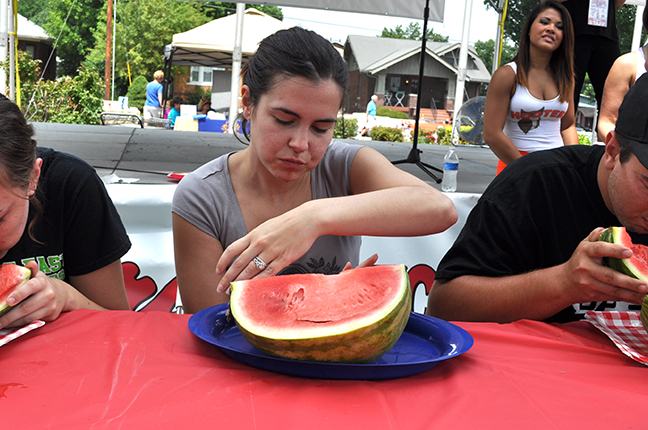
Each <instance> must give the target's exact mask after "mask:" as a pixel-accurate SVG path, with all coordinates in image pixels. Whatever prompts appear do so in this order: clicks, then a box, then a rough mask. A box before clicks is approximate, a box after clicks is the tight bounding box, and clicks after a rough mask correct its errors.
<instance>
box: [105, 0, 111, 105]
mask: <svg viewBox="0 0 648 430" xmlns="http://www.w3.org/2000/svg"><path fill="white" fill-rule="evenodd" d="M107 1H108V10H107V11H106V67H105V69H106V79H105V80H104V88H105V96H104V99H106V100H110V70H111V68H112V36H113V35H112V27H113V25H112V19H113V2H112V0H107Z"/></svg>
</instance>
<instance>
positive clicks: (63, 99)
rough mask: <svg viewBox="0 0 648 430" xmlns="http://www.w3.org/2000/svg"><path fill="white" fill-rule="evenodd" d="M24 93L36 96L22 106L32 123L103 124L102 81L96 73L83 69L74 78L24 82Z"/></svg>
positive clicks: (66, 77)
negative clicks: (101, 114) (100, 115)
mask: <svg viewBox="0 0 648 430" xmlns="http://www.w3.org/2000/svg"><path fill="white" fill-rule="evenodd" d="M23 91H24V92H25V93H27V94H33V97H30V99H29V103H23V106H24V109H26V111H25V117H26V118H27V119H28V120H29V121H35V122H58V123H66V124H99V122H100V119H99V114H100V113H101V109H102V107H103V93H104V90H103V80H102V78H101V76H99V73H97V72H96V71H94V70H91V69H87V68H85V67H83V66H81V68H80V69H79V70H78V73H77V76H74V77H70V76H65V77H63V78H59V79H57V80H55V81H41V82H39V83H38V84H36V83H34V82H25V83H24V84H23ZM25 106H26V107H25Z"/></svg>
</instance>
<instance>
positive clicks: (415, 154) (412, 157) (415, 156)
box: [392, 0, 443, 184]
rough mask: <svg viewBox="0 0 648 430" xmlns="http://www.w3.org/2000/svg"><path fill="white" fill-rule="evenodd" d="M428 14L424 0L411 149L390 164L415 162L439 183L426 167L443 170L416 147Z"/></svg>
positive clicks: (426, 2) (428, 0)
mask: <svg viewBox="0 0 648 430" xmlns="http://www.w3.org/2000/svg"><path fill="white" fill-rule="evenodd" d="M429 16H430V0H425V11H424V12H423V39H422V43H421V58H420V61H419V84H418V91H417V92H416V95H417V97H416V115H415V117H414V136H413V137H412V140H413V142H412V149H411V150H410V153H409V154H408V155H407V158H406V159H404V160H397V161H393V162H392V164H402V163H411V164H416V165H417V166H419V167H420V168H421V170H423V171H424V172H425V173H427V174H428V175H429V176H430V177H431V178H432V179H434V181H435V182H436V183H437V184H440V183H441V178H439V177H438V176H436V175H435V174H434V173H432V172H430V171H429V170H428V168H430V169H432V170H436V171H438V172H443V170H441V169H439V168H437V167H433V166H430V165H429V164H426V163H424V162H422V161H421V154H420V153H421V150H420V149H418V135H419V119H420V117H421V95H422V94H423V75H424V71H425V54H426V51H425V45H426V41H427V22H428V17H429Z"/></svg>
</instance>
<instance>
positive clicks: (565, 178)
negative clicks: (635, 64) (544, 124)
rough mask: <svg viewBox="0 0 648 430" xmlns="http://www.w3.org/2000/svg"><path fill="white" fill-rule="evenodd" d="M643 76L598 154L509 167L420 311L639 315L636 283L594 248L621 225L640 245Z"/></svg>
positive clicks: (623, 253)
mask: <svg viewBox="0 0 648 430" xmlns="http://www.w3.org/2000/svg"><path fill="white" fill-rule="evenodd" d="M647 100H648V74H646V75H644V76H642V77H641V78H639V80H637V82H636V83H635V85H633V86H632V88H631V89H630V91H628V93H627V94H626V96H625V99H624V101H623V103H622V104H621V107H620V109H619V116H618V119H617V123H616V129H615V130H614V131H611V132H610V133H609V134H608V136H607V139H606V145H605V146H599V145H595V146H566V147H560V148H556V149H554V150H548V151H539V152H536V153H533V154H529V155H526V156H524V157H522V158H520V159H519V160H516V161H515V162H514V163H511V164H510V165H509V166H508V167H507V168H506V169H505V170H504V172H502V173H501V174H500V175H499V176H497V177H496V178H495V179H494V180H493V182H492V183H491V184H490V185H489V187H488V188H487V189H486V191H485V192H484V194H483V195H482V197H481V198H480V200H479V202H478V204H477V205H476V206H475V208H474V209H473V210H472V211H471V213H470V215H469V217H468V220H467V221H466V224H465V226H464V228H463V230H462V231H461V233H460V234H459V237H458V238H457V240H456V241H455V243H454V245H453V246H452V248H451V249H450V250H449V251H448V253H447V254H446V255H445V256H444V258H443V259H442V261H441V262H440V263H439V267H438V269H437V272H436V281H435V282H434V285H433V287H432V290H431V292H430V295H429V298H428V308H427V313H428V314H430V315H433V316H436V317H440V318H444V319H447V320H464V321H495V322H510V321H515V320H518V319H523V318H527V319H534V320H545V321H547V322H568V321H574V320H578V319H582V318H583V316H584V314H585V313H586V312H588V311H602V310H618V311H627V310H639V309H640V304H641V303H642V301H643V299H644V297H645V295H646V292H647V291H648V286H647V285H646V283H645V282H643V281H640V280H638V279H634V278H631V277H629V276H626V275H623V274H621V273H618V272H616V271H614V270H613V269H610V268H608V267H606V266H605V265H604V264H603V257H615V258H628V257H629V256H631V255H632V251H631V250H630V249H628V248H626V247H624V246H622V245H618V244H611V243H606V242H599V241H598V240H597V239H598V237H599V235H600V234H601V232H602V231H603V229H604V228H606V227H610V226H625V227H626V229H627V230H628V232H630V235H631V236H632V240H633V243H641V244H644V245H648V104H647V103H646V101H647Z"/></svg>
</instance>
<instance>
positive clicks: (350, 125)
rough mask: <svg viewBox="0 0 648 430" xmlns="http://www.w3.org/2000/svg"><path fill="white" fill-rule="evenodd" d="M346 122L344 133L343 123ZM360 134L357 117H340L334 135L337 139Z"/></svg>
mask: <svg viewBox="0 0 648 430" xmlns="http://www.w3.org/2000/svg"><path fill="white" fill-rule="evenodd" d="M343 123H344V133H343V132H342V124H343ZM357 134H358V120H357V119H356V118H344V117H338V120H337V122H336V123H335V129H334V130H333V137H334V138H336V139H348V138H350V137H355V136H356V135H357Z"/></svg>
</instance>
